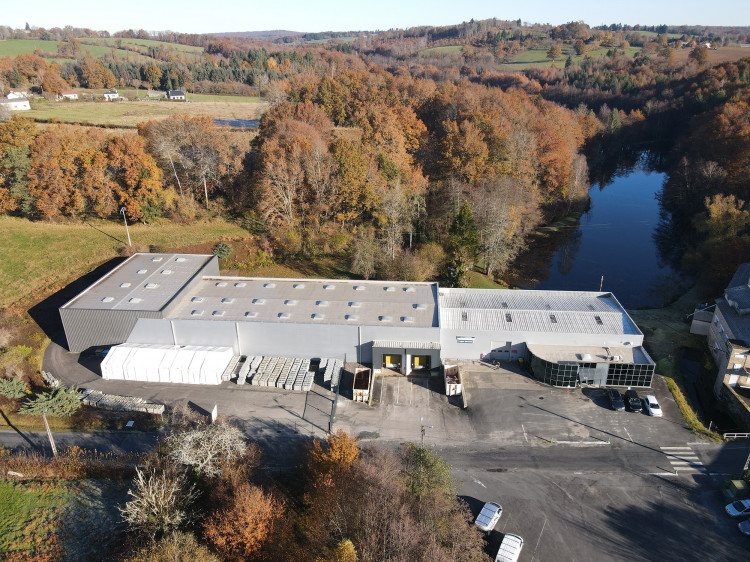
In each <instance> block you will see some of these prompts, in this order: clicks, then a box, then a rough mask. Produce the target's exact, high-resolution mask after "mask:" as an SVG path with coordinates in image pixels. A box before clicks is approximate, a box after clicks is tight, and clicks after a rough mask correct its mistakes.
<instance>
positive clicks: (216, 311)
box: [211, 310, 224, 316]
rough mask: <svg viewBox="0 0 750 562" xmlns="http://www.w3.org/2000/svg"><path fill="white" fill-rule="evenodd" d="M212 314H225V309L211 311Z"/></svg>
mask: <svg viewBox="0 0 750 562" xmlns="http://www.w3.org/2000/svg"><path fill="white" fill-rule="evenodd" d="M211 316H224V311H223V310H214V311H213V312H212V313H211Z"/></svg>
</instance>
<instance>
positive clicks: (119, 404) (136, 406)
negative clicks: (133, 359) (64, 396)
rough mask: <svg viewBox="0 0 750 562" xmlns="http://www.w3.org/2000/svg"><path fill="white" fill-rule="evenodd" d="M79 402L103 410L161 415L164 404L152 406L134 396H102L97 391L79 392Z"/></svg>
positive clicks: (102, 394)
mask: <svg viewBox="0 0 750 562" xmlns="http://www.w3.org/2000/svg"><path fill="white" fill-rule="evenodd" d="M81 402H82V403H83V404H84V405H86V406H96V407H97V408H103V409H105V410H115V411H121V412H146V413H148V414H163V413H164V404H154V403H152V402H148V401H147V400H144V399H143V398H136V397H134V396H117V395H114V394H104V393H103V392H100V391H98V390H89V389H86V388H84V389H82V390H81Z"/></svg>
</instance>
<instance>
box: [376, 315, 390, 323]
mask: <svg viewBox="0 0 750 562" xmlns="http://www.w3.org/2000/svg"><path fill="white" fill-rule="evenodd" d="M378 320H380V321H381V322H390V321H391V320H392V318H391V317H390V316H378Z"/></svg>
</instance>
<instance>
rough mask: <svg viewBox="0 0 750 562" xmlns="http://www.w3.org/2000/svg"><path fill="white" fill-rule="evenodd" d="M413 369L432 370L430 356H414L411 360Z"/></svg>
mask: <svg viewBox="0 0 750 562" xmlns="http://www.w3.org/2000/svg"><path fill="white" fill-rule="evenodd" d="M411 368H412V370H413V371H420V370H428V371H429V370H430V356H429V355H413V356H412V358H411Z"/></svg>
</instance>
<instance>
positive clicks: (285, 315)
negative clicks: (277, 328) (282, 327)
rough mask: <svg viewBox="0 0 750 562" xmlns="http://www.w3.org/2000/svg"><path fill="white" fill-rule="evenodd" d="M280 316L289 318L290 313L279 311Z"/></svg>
mask: <svg viewBox="0 0 750 562" xmlns="http://www.w3.org/2000/svg"><path fill="white" fill-rule="evenodd" d="M278 316H279V318H281V319H282V320H283V319H286V318H289V313H288V312H279V315H278Z"/></svg>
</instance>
